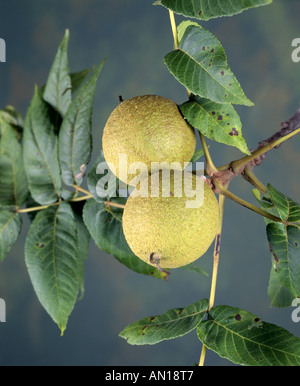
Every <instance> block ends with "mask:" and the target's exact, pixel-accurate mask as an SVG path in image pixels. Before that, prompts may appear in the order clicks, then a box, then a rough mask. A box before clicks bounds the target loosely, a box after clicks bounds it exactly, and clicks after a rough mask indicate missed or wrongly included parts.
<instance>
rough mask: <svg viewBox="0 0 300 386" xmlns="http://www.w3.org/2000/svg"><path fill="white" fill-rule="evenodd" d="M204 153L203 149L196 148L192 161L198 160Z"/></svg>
mask: <svg viewBox="0 0 300 386" xmlns="http://www.w3.org/2000/svg"><path fill="white" fill-rule="evenodd" d="M203 155H204V151H203V149H198V150H195V152H194V154H193V157H192V158H191V160H190V163H193V162H196V161H198V159H199V158H201V157H202V156H203Z"/></svg>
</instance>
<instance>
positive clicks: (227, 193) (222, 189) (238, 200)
mask: <svg viewBox="0 0 300 386" xmlns="http://www.w3.org/2000/svg"><path fill="white" fill-rule="evenodd" d="M213 184H214V185H215V186H216V187H217V188H218V190H219V191H220V194H223V195H224V196H225V197H228V198H229V199H230V200H232V201H234V202H236V203H237V204H240V205H242V206H244V207H246V208H248V209H250V210H252V211H253V212H255V213H257V214H260V215H261V216H264V217H266V218H268V219H270V220H272V221H274V222H281V223H283V221H282V220H281V218H279V217H277V216H273V215H272V214H271V213H268V212H266V211H264V210H263V209H260V208H258V207H257V206H255V205H253V204H251V203H250V202H248V201H245V200H243V199H242V198H240V197H238V196H236V195H235V194H233V193H231V192H230V191H229V190H227V189H226V187H224V186H223V185H222V184H220V183H219V182H218V181H217V180H215V179H213Z"/></svg>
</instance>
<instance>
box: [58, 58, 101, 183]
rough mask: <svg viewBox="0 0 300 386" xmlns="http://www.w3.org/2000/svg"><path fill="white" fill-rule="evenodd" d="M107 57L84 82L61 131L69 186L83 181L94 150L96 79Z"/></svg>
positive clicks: (62, 157) (63, 166) (61, 156)
mask: <svg viewBox="0 0 300 386" xmlns="http://www.w3.org/2000/svg"><path fill="white" fill-rule="evenodd" d="M103 63H104V61H102V63H101V64H100V65H99V66H98V67H97V68H96V70H95V72H94V74H93V75H92V76H91V77H90V78H89V80H88V81H87V82H86V83H84V84H83V85H82V86H81V87H80V89H79V90H78V93H77V95H76V97H75V99H74V100H73V102H72V104H71V105H70V107H69V109H68V111H67V113H66V115H65V117H64V119H63V122H62V125H61V128H60V131H59V160H60V165H61V171H62V179H63V181H64V183H65V184H66V185H68V186H72V185H74V184H77V185H80V183H81V182H82V171H83V168H85V167H86V166H87V164H88V162H89V160H90V157H91V153H92V112H93V103H94V95H95V90H96V82H97V79H98V76H99V74H100V71H101V68H102V66H103Z"/></svg>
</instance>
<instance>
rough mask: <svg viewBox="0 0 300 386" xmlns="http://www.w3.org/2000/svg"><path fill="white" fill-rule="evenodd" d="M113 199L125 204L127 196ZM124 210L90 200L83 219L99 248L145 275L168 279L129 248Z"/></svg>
mask: <svg viewBox="0 0 300 386" xmlns="http://www.w3.org/2000/svg"><path fill="white" fill-rule="evenodd" d="M111 201H114V202H118V203H122V204H125V202H126V199H125V198H114V199H111ZM122 214H123V210H122V209H119V208H115V207H112V206H111V207H107V206H106V205H105V204H104V202H102V203H101V202H97V201H95V200H94V199H91V200H88V201H87V202H86V204H85V205H84V208H83V220H84V222H85V225H86V227H87V228H88V230H89V232H90V234H91V236H92V238H93V240H94V241H95V243H96V245H97V246H98V248H100V249H101V250H103V251H105V252H107V253H109V254H111V255H113V256H114V257H115V258H116V259H117V260H119V261H120V263H122V264H124V265H125V266H126V267H128V268H129V269H131V270H133V271H135V272H137V273H141V274H144V275H150V276H154V277H157V278H159V279H166V278H167V274H166V273H165V272H160V271H159V270H158V269H156V268H155V267H152V266H151V265H149V264H146V263H145V262H143V261H142V260H141V259H139V258H138V257H137V256H135V255H134V253H133V252H132V251H131V249H130V248H129V246H128V244H127V242H126V240H125V237H124V233H123V228H122Z"/></svg>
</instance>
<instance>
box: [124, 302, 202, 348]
mask: <svg viewBox="0 0 300 386" xmlns="http://www.w3.org/2000/svg"><path fill="white" fill-rule="evenodd" d="M207 308H208V300H207V299H202V300H198V301H197V302H195V303H193V304H190V305H189V306H187V307H185V308H174V309H172V310H169V311H166V312H165V313H163V314H161V315H157V316H151V317H148V318H144V319H141V320H139V321H138V322H135V323H133V324H130V325H129V326H127V327H126V328H125V329H124V330H123V331H122V332H121V333H120V334H119V335H120V336H121V337H122V338H124V339H127V342H128V343H129V344H137V345H143V344H156V343H159V342H161V341H163V340H166V339H174V338H178V337H180V336H183V335H185V334H187V333H189V332H190V331H192V330H193V329H194V328H196V327H197V325H198V324H199V323H200V321H201V320H202V319H203V317H204V315H205V314H206V311H207Z"/></svg>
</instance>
